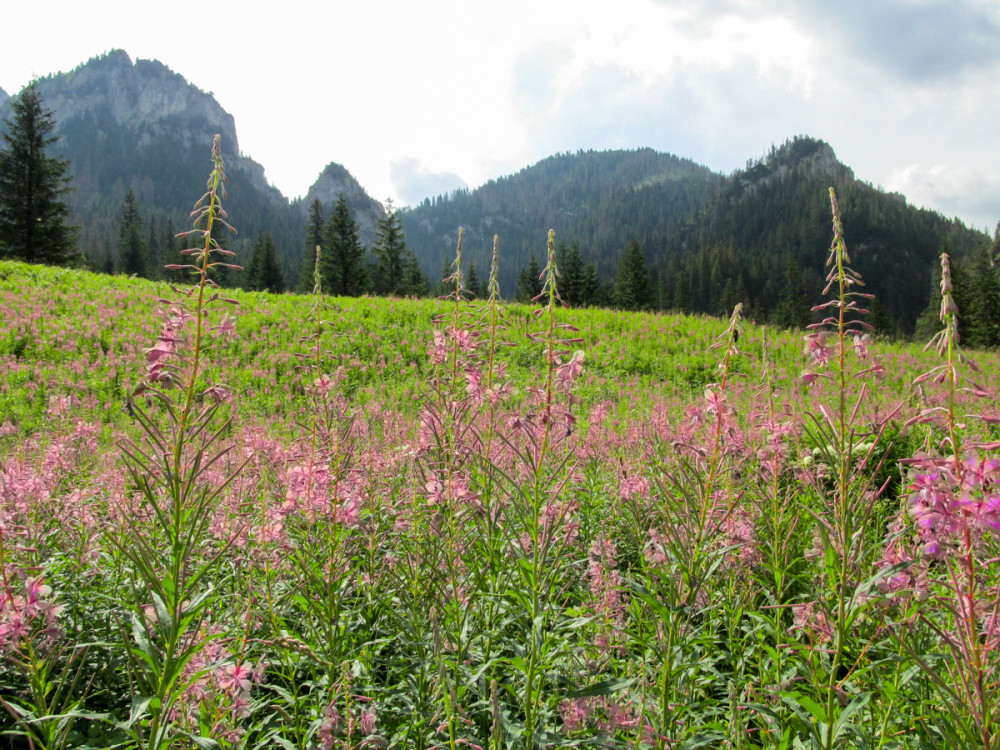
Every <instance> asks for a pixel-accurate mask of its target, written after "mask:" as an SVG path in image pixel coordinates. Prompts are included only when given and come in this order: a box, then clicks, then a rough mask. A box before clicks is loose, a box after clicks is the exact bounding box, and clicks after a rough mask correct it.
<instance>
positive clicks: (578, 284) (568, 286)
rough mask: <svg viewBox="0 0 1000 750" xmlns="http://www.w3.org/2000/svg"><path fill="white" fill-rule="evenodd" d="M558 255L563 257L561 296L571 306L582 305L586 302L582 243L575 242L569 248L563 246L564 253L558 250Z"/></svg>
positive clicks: (560, 270) (560, 284)
mask: <svg viewBox="0 0 1000 750" xmlns="http://www.w3.org/2000/svg"><path fill="white" fill-rule="evenodd" d="M556 255H557V257H559V258H561V262H560V263H559V273H561V274H562V279H560V280H559V296H560V297H562V300H563V302H564V303H566V304H567V305H569V306H570V307H580V306H582V305H584V304H585V302H586V301H585V300H584V289H583V282H584V274H585V270H584V266H583V256H582V255H581V254H580V245H579V244H577V243H576V242H573V244H572V245H570V246H569V249H568V250H567V249H566V248H565V246H564V247H563V248H562V254H560V253H559V251H558V250H557V251H556Z"/></svg>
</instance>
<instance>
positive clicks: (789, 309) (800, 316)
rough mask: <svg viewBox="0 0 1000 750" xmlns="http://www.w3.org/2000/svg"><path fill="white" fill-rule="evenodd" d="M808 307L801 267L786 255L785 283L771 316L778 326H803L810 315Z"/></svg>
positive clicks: (807, 295) (807, 322) (807, 321)
mask: <svg viewBox="0 0 1000 750" xmlns="http://www.w3.org/2000/svg"><path fill="white" fill-rule="evenodd" d="M810 307H811V304H810V302H809V294H808V293H807V292H806V285H805V280H804V279H803V278H802V269H801V268H800V267H799V264H798V263H796V262H795V259H794V258H793V257H792V256H791V255H788V256H786V258H785V284H784V287H783V289H782V292H781V297H780V300H779V301H778V305H777V307H775V308H774V312H773V313H772V316H771V317H772V319H773V321H774V324H775V325H776V326H779V327H780V328H805V327H806V326H807V325H809V320H810V317H811V313H810Z"/></svg>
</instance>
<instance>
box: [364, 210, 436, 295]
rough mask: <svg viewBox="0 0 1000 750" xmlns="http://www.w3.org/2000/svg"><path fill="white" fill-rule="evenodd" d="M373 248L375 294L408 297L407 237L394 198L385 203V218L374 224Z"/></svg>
mask: <svg viewBox="0 0 1000 750" xmlns="http://www.w3.org/2000/svg"><path fill="white" fill-rule="evenodd" d="M374 249H375V261H376V267H375V293H376V294H381V295H397V296H398V295H403V294H406V284H407V278H406V272H407V267H406V260H407V258H406V237H405V235H404V233H403V220H402V218H400V216H399V213H398V212H397V211H396V209H395V208H393V205H392V200H391V199H390V200H388V201H386V206H385V215H383V216H382V217H381V218H380V219H379V220H378V223H377V224H376V225H375V248H374ZM418 270H419V269H418ZM425 283H426V281H425Z"/></svg>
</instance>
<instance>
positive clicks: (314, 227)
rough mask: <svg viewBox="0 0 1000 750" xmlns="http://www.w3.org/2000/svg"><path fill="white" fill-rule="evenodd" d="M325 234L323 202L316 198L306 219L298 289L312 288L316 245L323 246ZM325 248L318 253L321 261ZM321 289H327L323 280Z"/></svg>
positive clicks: (308, 289)
mask: <svg viewBox="0 0 1000 750" xmlns="http://www.w3.org/2000/svg"><path fill="white" fill-rule="evenodd" d="M325 241H326V235H325V232H324V229H323V204H322V203H320V202H319V199H318V198H317V199H316V200H314V201H313V202H312V204H311V205H310V206H309V218H308V219H306V242H305V245H304V246H303V248H302V270H301V271H300V272H299V283H298V290H299V291H300V292H306V293H308V292H311V291H312V288H313V273H314V272H315V270H316V246H317V245H320V246H323V245H324V243H325ZM325 254H326V248H325V247H324V248H323V252H322V253H320V259H321V262H322V258H323V256H324V255H325ZM323 286H324V289H323V291H328V290H327V289H326V288H325V287H326V284H325V282H324V285H323Z"/></svg>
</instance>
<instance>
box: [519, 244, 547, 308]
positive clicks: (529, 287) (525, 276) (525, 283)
mask: <svg viewBox="0 0 1000 750" xmlns="http://www.w3.org/2000/svg"><path fill="white" fill-rule="evenodd" d="M541 272H542V271H541V269H540V268H539V266H538V260H537V259H536V258H535V256H534V255H532V256H531V260H530V261H528V266H527V268H522V269H521V273H520V274H518V276H517V286H516V287H515V288H514V300H515V301H517V302H523V303H525V304H527V303H529V302H531V300H533V299H534V298H535V297H537V296H538V295H539V294H541V293H542V281H541V279H539V278H538V276H539V274H541Z"/></svg>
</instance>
